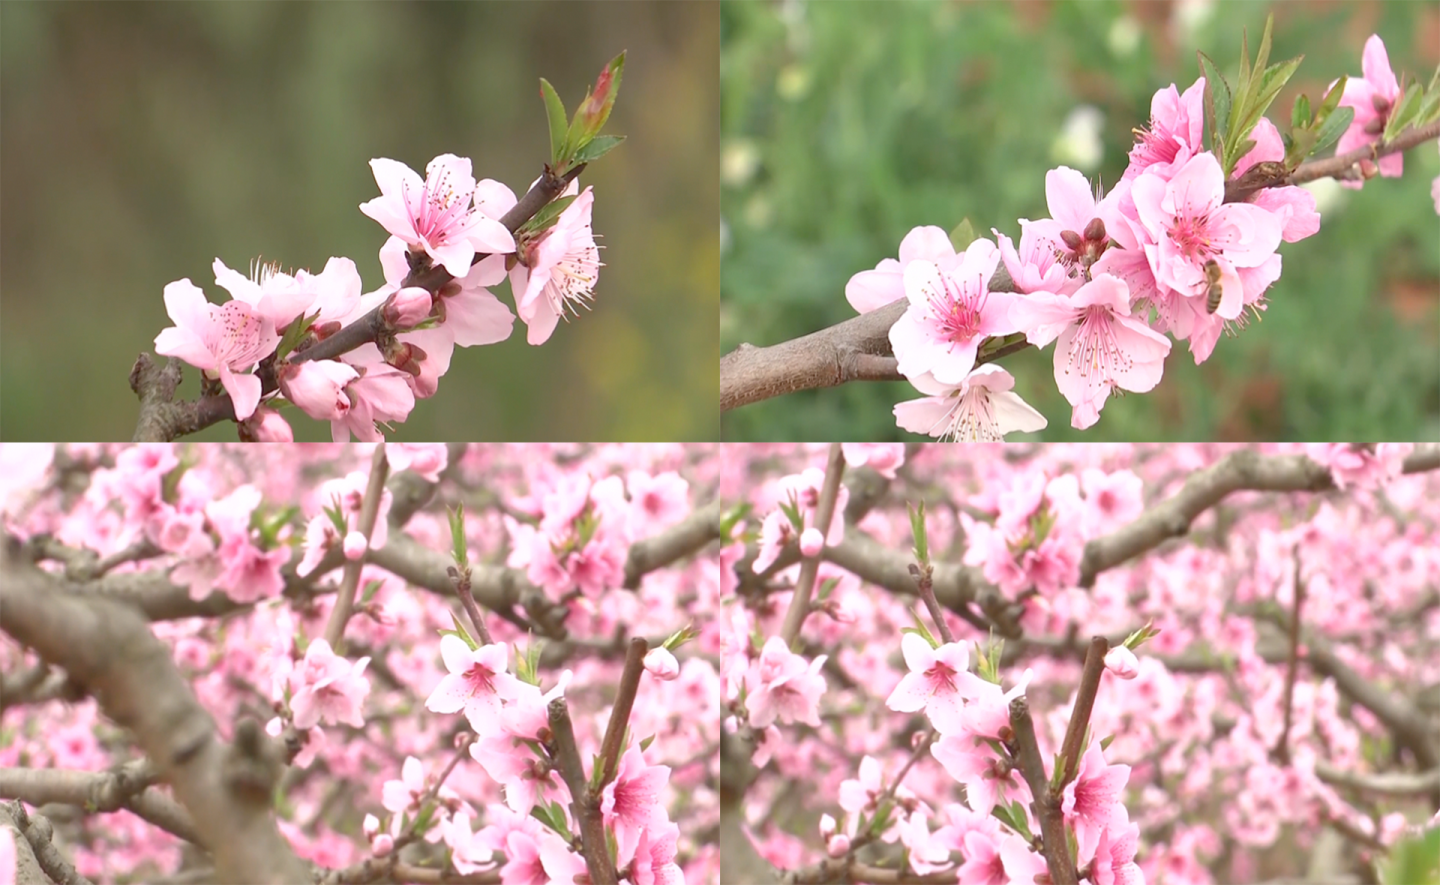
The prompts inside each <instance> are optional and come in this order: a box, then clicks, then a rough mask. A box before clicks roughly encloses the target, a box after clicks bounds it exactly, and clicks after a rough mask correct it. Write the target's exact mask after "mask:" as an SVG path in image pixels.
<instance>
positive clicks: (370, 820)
mask: <svg viewBox="0 0 1440 885" xmlns="http://www.w3.org/2000/svg"><path fill="white" fill-rule="evenodd" d="M360 829H361V831H362V832H364V833H365V838H366V839H373V838H375V834H376V833H378V832H380V819H379V818H377V817H376V816H375V815H373V814H367V815H365V822H364V823H363V824H361V825H360Z"/></svg>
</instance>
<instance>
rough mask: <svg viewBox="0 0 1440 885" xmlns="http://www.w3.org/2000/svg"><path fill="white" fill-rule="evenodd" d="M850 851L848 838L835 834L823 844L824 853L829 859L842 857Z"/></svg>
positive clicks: (842, 834) (841, 834)
mask: <svg viewBox="0 0 1440 885" xmlns="http://www.w3.org/2000/svg"><path fill="white" fill-rule="evenodd" d="M849 851H850V837H849V836H847V835H845V834H844V833H837V834H836V835H834V836H831V837H830V838H829V839H828V840H826V842H825V853H826V854H828V855H830V856H831V857H844V856H845V855H846V853H847V852H849Z"/></svg>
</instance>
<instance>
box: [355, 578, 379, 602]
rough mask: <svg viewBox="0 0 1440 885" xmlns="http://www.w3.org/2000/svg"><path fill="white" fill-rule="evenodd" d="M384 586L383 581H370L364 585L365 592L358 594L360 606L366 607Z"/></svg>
mask: <svg viewBox="0 0 1440 885" xmlns="http://www.w3.org/2000/svg"><path fill="white" fill-rule="evenodd" d="M384 585H385V582H384V581H371V582H370V583H368V584H366V585H365V590H364V591H363V592H362V593H361V594H360V604H361V605H367V604H369V602H370V600H372V599H374V598H375V594H376V593H377V592H378V591H379V590H380V588H381V587H383V586H384Z"/></svg>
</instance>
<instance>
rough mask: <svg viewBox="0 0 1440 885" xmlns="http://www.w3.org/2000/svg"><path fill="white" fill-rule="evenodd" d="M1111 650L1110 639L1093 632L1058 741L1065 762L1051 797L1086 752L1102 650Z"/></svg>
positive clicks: (1072, 775) (1056, 794)
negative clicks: (1062, 735)
mask: <svg viewBox="0 0 1440 885" xmlns="http://www.w3.org/2000/svg"><path fill="white" fill-rule="evenodd" d="M1109 650H1110V640H1108V639H1106V638H1105V637H1104V636H1096V637H1094V638H1092V639H1091V640H1090V649H1089V651H1087V652H1086V653H1085V669H1084V670H1083V671H1081V673H1080V689H1079V691H1077V692H1076V694H1075V709H1073V710H1071V711H1070V724H1069V725H1068V726H1067V727H1066V729H1065V741H1064V742H1063V743H1062V744H1061V745H1060V761H1061V764H1063V765H1064V766H1065V776H1064V777H1063V778H1061V779H1060V781H1059V782H1058V783H1057V784H1056V785H1055V790H1054V798H1055V799H1056V800H1057V801H1058V800H1059V796H1060V793H1061V792H1063V791H1064V789H1065V785H1066V784H1068V783H1070V782H1071V781H1072V780H1074V779H1075V773H1076V772H1077V771H1079V770H1080V754H1081V753H1083V752H1085V746H1084V744H1085V732H1086V731H1088V730H1089V728H1090V711H1091V710H1093V709H1094V708H1095V694H1096V692H1098V691H1099V690H1100V677H1101V676H1103V675H1104V674H1105V653H1106V652H1108V651H1109Z"/></svg>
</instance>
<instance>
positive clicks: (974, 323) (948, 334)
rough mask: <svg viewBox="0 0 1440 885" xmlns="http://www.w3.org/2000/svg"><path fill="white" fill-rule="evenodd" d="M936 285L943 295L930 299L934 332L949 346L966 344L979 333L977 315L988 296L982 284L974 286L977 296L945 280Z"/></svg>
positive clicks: (983, 283) (983, 308)
mask: <svg viewBox="0 0 1440 885" xmlns="http://www.w3.org/2000/svg"><path fill="white" fill-rule="evenodd" d="M940 282H941V285H943V286H944V287H945V291H944V293H943V294H937V295H936V296H932V297H931V299H930V309H931V311H932V316H933V319H934V325H935V328H936V330H937V331H938V332H939V334H940V337H941V338H942V339H944V340H946V341H949V342H951V343H952V344H959V343H963V342H966V341H970V340H971V339H973V338H974V337H975V336H976V335H977V334H979V332H980V314H981V312H982V311H984V310H985V302H986V300H987V298H988V296H989V294H990V293H989V292H987V291H985V282H984V280H983V279H981V280H979V281H978V282H977V285H976V290H978V292H979V294H978V295H975V294H974V291H976V290H972V291H970V292H967V291H966V290H965V289H964V288H962V287H961V286H959V285H957V284H956V283H955V282H954V281H953V280H951V279H950V278H949V277H946V276H941V278H940Z"/></svg>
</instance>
